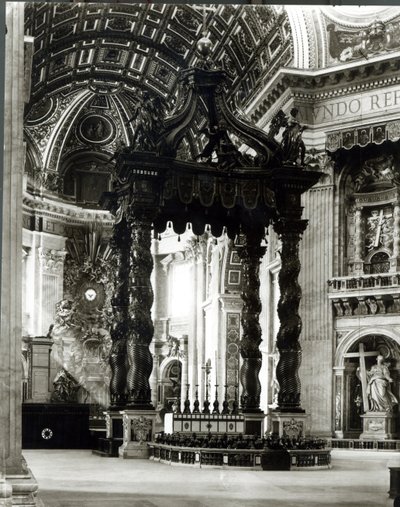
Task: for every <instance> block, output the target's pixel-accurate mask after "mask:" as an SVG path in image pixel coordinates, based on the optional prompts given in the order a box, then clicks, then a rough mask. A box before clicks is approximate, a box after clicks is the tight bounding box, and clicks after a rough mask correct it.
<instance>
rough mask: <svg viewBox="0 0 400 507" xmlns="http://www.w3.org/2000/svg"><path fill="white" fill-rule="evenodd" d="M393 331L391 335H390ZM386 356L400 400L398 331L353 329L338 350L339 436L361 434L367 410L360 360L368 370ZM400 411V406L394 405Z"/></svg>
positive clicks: (336, 375) (336, 408)
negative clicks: (363, 415)
mask: <svg viewBox="0 0 400 507" xmlns="http://www.w3.org/2000/svg"><path fill="white" fill-rule="evenodd" d="M389 335H390V336H389ZM378 355H381V356H383V358H384V362H385V363H386V365H387V366H388V368H389V371H390V377H391V378H392V379H393V382H392V383H391V387H390V388H391V391H392V393H393V394H394V395H395V397H396V398H397V400H400V337H397V336H396V334H395V333H393V332H388V333H386V332H385V333H384V334H383V333H382V332H379V333H376V334H372V333H371V332H370V333H368V332H366V333H365V334H364V333H362V332H361V331H360V332H357V333H350V335H349V336H347V337H346V339H345V340H344V341H343V343H341V344H340V346H339V347H338V350H337V353H336V366H335V367H334V371H335V421H334V432H335V435H336V436H337V437H338V438H359V436H360V434H361V433H362V431H363V429H362V418H361V415H362V414H363V413H364V412H365V408H364V403H363V390H362V382H361V374H360V363H361V362H363V363H364V365H365V370H366V371H367V372H368V371H369V370H370V368H371V367H372V366H373V365H374V364H375V363H376V358H377V356H378ZM394 411H395V413H398V411H399V406H398V405H397V406H395V407H394ZM399 429H400V428H399V426H398V427H397V431H399Z"/></svg>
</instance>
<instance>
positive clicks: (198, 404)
mask: <svg viewBox="0 0 400 507" xmlns="http://www.w3.org/2000/svg"><path fill="white" fill-rule="evenodd" d="M199 406H200V403H199V385H198V384H196V393H195V400H194V403H193V413H194V414H198V413H200V410H199Z"/></svg>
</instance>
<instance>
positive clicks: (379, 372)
mask: <svg viewBox="0 0 400 507" xmlns="http://www.w3.org/2000/svg"><path fill="white" fill-rule="evenodd" d="M367 380H368V385H367V394H368V401H369V410H370V411H371V412H392V411H393V406H394V405H397V403H398V401H397V399H396V397H395V395H394V394H393V393H392V391H391V390H390V384H391V383H392V382H393V380H392V379H391V377H390V373H389V368H388V367H387V365H386V363H385V362H384V361H383V356H381V355H379V356H378V357H377V358H376V364H374V365H373V366H372V367H371V369H370V370H369V371H367Z"/></svg>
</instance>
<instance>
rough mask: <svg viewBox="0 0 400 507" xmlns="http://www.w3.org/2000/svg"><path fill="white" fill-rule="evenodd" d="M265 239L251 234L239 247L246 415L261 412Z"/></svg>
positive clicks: (243, 400)
mask: <svg viewBox="0 0 400 507" xmlns="http://www.w3.org/2000/svg"><path fill="white" fill-rule="evenodd" d="M261 240H262V238H261V236H260V235H259V234H257V233H252V232H251V231H249V232H247V233H246V234H244V244H243V246H240V247H238V254H239V256H240V258H241V260H242V264H243V292H242V299H243V309H242V318H241V322H242V328H243V333H242V339H241V341H240V353H241V355H242V358H243V362H242V367H241V369H240V383H241V384H242V387H243V390H242V394H241V397H240V403H241V408H242V410H243V411H244V412H260V394H261V384H260V380H259V378H258V375H259V372H260V369H261V351H260V343H261V326H260V323H259V316H260V313H261V300H260V278H259V271H260V262H261V259H262V257H263V255H264V254H265V247H262V246H261Z"/></svg>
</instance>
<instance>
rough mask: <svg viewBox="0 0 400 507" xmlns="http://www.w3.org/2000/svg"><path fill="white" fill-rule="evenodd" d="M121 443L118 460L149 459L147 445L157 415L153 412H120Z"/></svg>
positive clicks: (151, 436)
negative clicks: (121, 426)
mask: <svg viewBox="0 0 400 507" xmlns="http://www.w3.org/2000/svg"><path fill="white" fill-rule="evenodd" d="M120 414H121V415H122V425H123V432H124V434H123V443H122V445H121V447H120V448H119V449H118V454H119V457H120V458H124V459H149V455H150V452H149V448H148V445H147V443H148V442H151V441H152V440H153V437H154V433H155V424H156V417H157V414H156V412H155V411H154V410H129V409H126V410H122V411H121V412H120Z"/></svg>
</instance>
